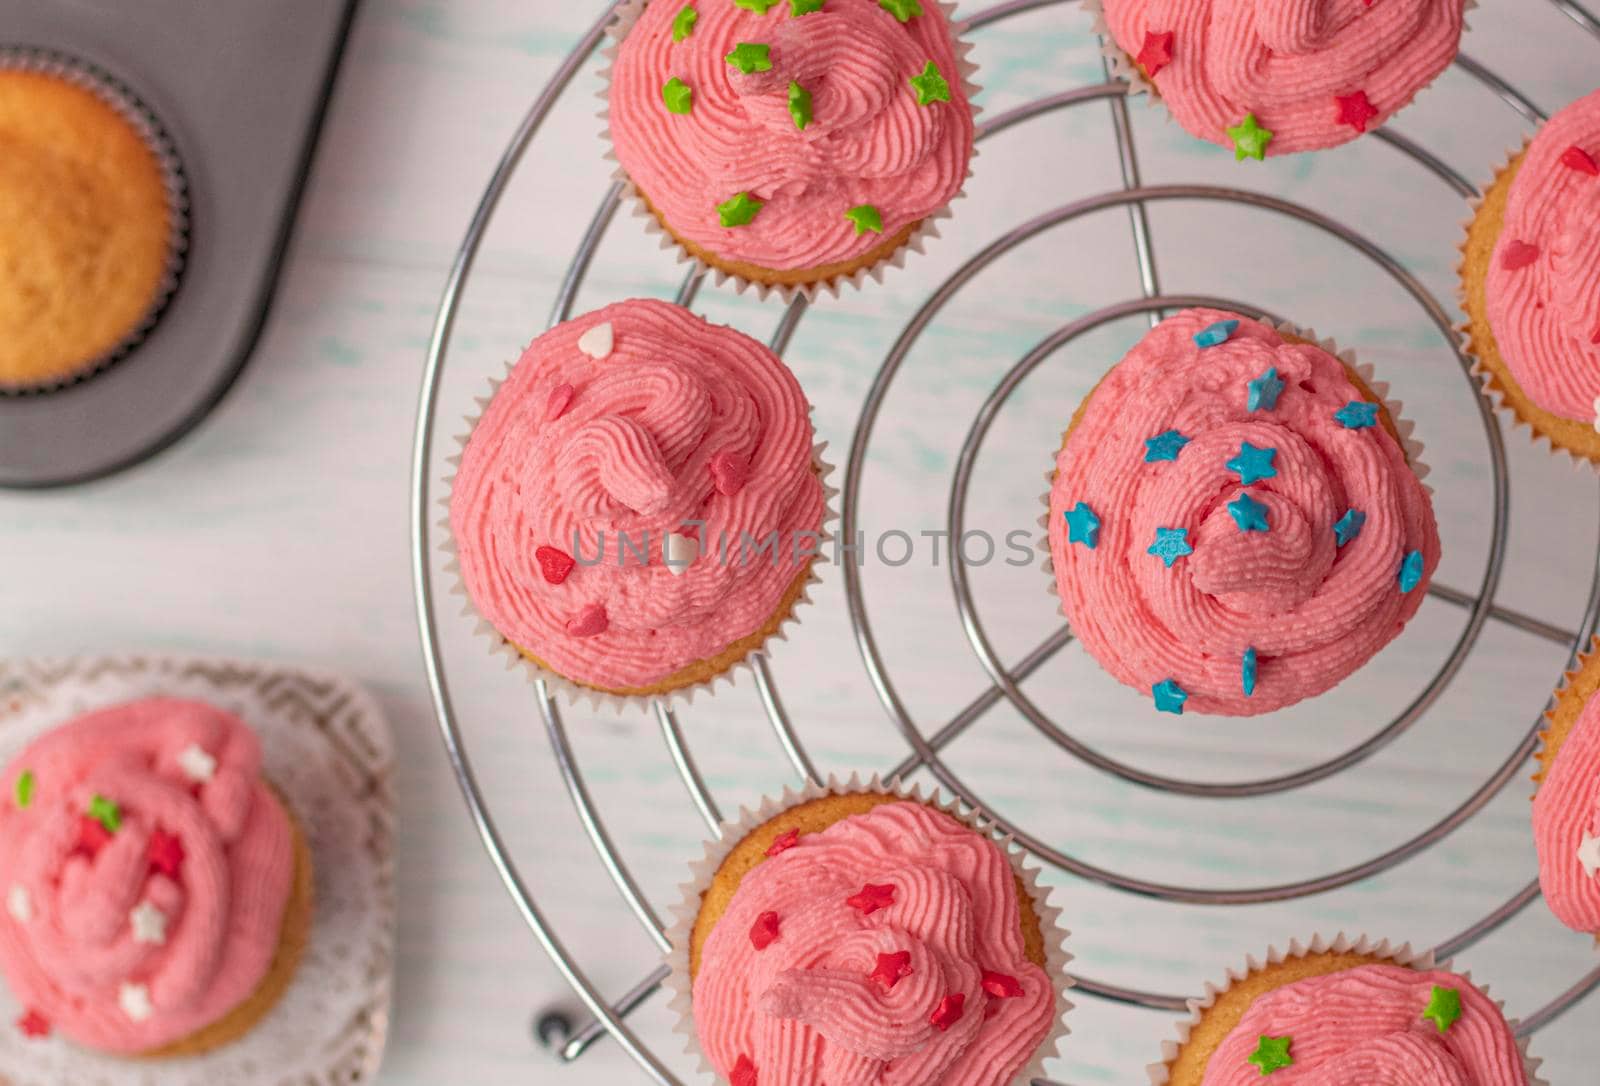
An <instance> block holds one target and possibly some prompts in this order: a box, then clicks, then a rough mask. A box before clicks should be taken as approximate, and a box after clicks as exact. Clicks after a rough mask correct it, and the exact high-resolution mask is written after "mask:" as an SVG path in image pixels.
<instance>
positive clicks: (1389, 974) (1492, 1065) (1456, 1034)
mask: <svg viewBox="0 0 1600 1086" xmlns="http://www.w3.org/2000/svg"><path fill="white" fill-rule="evenodd" d="M1207 993H1208V994H1207V995H1206V998H1205V999H1203V1000H1198V1001H1194V1002H1191V1004H1190V1008H1191V1014H1190V1018H1189V1020H1188V1021H1187V1022H1185V1023H1184V1024H1183V1025H1182V1026H1181V1027H1180V1028H1179V1031H1178V1032H1179V1035H1180V1038H1181V1039H1180V1040H1179V1041H1178V1042H1177V1043H1171V1042H1169V1043H1168V1044H1167V1046H1166V1059H1165V1060H1164V1062H1162V1063H1159V1064H1155V1065H1154V1066H1152V1067H1151V1068H1150V1079H1151V1081H1152V1082H1153V1083H1155V1084H1157V1086H1163V1084H1170V1086H1244V1084H1245V1083H1256V1082H1260V1081H1261V1080H1262V1077H1263V1076H1271V1075H1278V1074H1282V1075H1283V1078H1282V1079H1281V1080H1280V1081H1283V1082H1293V1083H1297V1084H1299V1086H1352V1084H1355V1083H1361V1084H1363V1086H1402V1084H1405V1086H1420V1084H1424V1083H1426V1084H1428V1086H1528V1084H1530V1083H1535V1082H1538V1079H1537V1077H1536V1076H1535V1075H1534V1072H1533V1068H1534V1066H1535V1065H1534V1064H1533V1063H1531V1062H1530V1061H1529V1060H1528V1058H1527V1057H1526V1056H1525V1055H1524V1053H1523V1051H1522V1048H1521V1046H1520V1044H1519V1042H1518V1041H1517V1039H1516V1036H1515V1035H1514V1034H1513V1032H1512V1028H1511V1025H1510V1024H1509V1023H1508V1022H1507V1021H1506V1019H1505V1016H1504V1015H1503V1014H1502V1013H1501V1011H1500V1006H1499V1004H1498V1003H1496V1002H1495V1001H1494V1000H1492V999H1490V998H1489V996H1488V995H1487V994H1486V993H1485V992H1484V991H1483V990H1482V989H1480V988H1478V987H1477V986H1476V985H1474V984H1473V983H1472V980H1471V978H1469V977H1466V976H1461V975H1458V974H1456V973H1452V972H1450V971H1448V970H1447V969H1440V968H1435V967H1434V965H1433V963H1432V962H1431V960H1429V959H1428V958H1427V957H1423V958H1417V957H1415V956H1413V955H1411V954H1410V952H1409V951H1408V950H1407V949H1406V948H1403V947H1402V948H1399V949H1398V950H1395V949H1391V948H1390V947H1389V946H1388V944H1386V943H1379V944H1376V945H1373V944H1369V943H1368V942H1367V941H1366V940H1360V941H1358V942H1354V943H1352V942H1350V941H1349V940H1347V939H1345V938H1343V937H1342V936H1341V937H1340V938H1338V939H1337V940H1335V941H1334V942H1332V943H1326V942H1324V941H1322V940H1320V939H1319V940H1315V941H1314V942H1313V943H1312V945H1311V946H1310V947H1303V946H1301V945H1300V944H1298V943H1296V944H1292V945H1291V946H1290V948H1289V953H1288V954H1281V953H1279V952H1277V951H1273V952H1272V954H1271V955H1270V956H1269V957H1268V959H1267V961H1266V963H1265V964H1258V963H1256V962H1255V961H1254V960H1252V961H1251V963H1250V968H1249V969H1248V970H1247V971H1246V972H1245V973H1243V974H1230V975H1229V978H1228V983H1227V984H1225V985H1224V986H1223V987H1222V988H1221V989H1220V990H1218V989H1217V988H1216V987H1208V989H1207Z"/></svg>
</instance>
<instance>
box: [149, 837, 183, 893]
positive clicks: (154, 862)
mask: <svg viewBox="0 0 1600 1086" xmlns="http://www.w3.org/2000/svg"><path fill="white" fill-rule="evenodd" d="M146 855H147V857H148V858H149V860H150V870H152V871H157V872H160V873H161V874H163V875H165V876H166V877H167V878H169V879H172V880H173V881H177V878H178V873H179V872H180V871H182V870H183V842H182V841H179V840H178V839H177V838H176V837H174V836H173V835H172V834H170V833H165V832H163V831H162V830H155V831H154V832H152V833H151V834H150V847H149V849H148V850H146Z"/></svg>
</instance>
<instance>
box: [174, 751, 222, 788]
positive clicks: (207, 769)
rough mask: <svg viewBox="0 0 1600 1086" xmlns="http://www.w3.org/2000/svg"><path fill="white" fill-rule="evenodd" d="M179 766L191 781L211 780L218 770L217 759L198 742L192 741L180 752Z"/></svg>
mask: <svg viewBox="0 0 1600 1086" xmlns="http://www.w3.org/2000/svg"><path fill="white" fill-rule="evenodd" d="M178 768H179V769H181V770H183V775H184V776H185V777H188V778H189V779H190V780H191V781H209V780H210V779H211V775H212V774H213V773H215V772H216V771H217V760H216V759H215V758H213V757H212V756H211V755H209V754H207V753H206V752H205V751H204V750H202V749H201V748H200V746H199V745H198V744H196V743H190V744H189V745H188V746H186V747H184V748H183V750H182V751H181V752H179V754H178Z"/></svg>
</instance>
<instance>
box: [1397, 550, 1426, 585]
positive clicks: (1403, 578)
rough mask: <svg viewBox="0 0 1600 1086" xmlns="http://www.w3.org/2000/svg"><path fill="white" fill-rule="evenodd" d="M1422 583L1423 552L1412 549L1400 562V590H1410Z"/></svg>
mask: <svg viewBox="0 0 1600 1086" xmlns="http://www.w3.org/2000/svg"><path fill="white" fill-rule="evenodd" d="M1421 583H1422V552H1421V551H1412V552H1411V553H1410V554H1408V555H1406V558H1405V561H1403V562H1401V563H1400V591H1402V592H1410V591H1411V590H1412V589H1413V588H1415V587H1417V585H1419V584H1421Z"/></svg>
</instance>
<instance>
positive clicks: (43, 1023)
mask: <svg viewBox="0 0 1600 1086" xmlns="http://www.w3.org/2000/svg"><path fill="white" fill-rule="evenodd" d="M17 1028H18V1029H19V1030H21V1031H22V1035H23V1036H24V1037H48V1036H50V1020H49V1019H48V1018H46V1017H45V1016H44V1015H42V1014H40V1013H39V1012H38V1011H36V1010H32V1009H31V1008H30V1009H29V1010H28V1011H27V1012H26V1013H25V1014H23V1016H22V1017H21V1018H19V1019H17Z"/></svg>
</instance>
